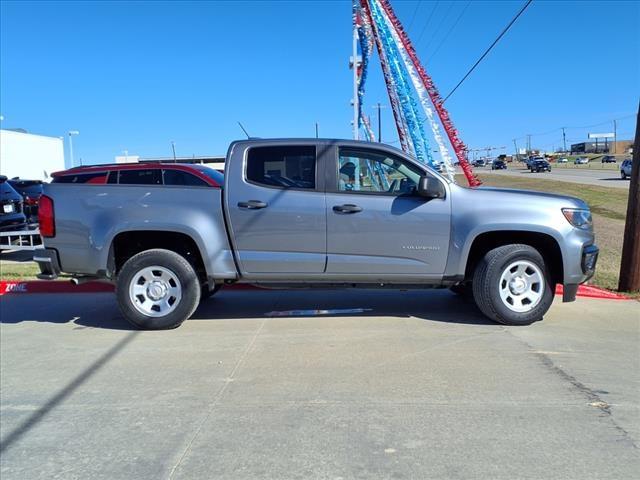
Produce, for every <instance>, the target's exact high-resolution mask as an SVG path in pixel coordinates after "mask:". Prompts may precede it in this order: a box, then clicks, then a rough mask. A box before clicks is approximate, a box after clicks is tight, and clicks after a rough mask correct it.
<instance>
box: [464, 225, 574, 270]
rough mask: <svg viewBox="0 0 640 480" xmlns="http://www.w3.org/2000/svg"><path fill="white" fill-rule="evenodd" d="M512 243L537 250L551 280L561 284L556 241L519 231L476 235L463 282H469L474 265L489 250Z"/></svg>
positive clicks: (543, 235)
mask: <svg viewBox="0 0 640 480" xmlns="http://www.w3.org/2000/svg"><path fill="white" fill-rule="evenodd" d="M513 243H522V244H525V245H529V246H531V247H533V248H535V249H536V250H538V252H540V255H542V258H544V261H545V263H546V265H547V269H548V270H549V272H550V274H551V278H552V279H553V280H554V281H555V282H556V283H562V282H563V280H564V266H563V263H562V251H561V250H560V246H559V245H558V242H557V241H556V239H555V238H553V237H552V236H551V235H547V234H545V233H538V232H521V231H498V232H486V233H482V234H480V235H478V236H477V237H476V238H475V239H474V240H473V244H472V245H471V249H470V250H469V256H468V257H467V266H466V269H465V275H464V277H465V280H470V279H471V278H472V277H473V272H474V270H475V267H476V265H477V264H478V262H479V261H480V260H481V259H482V258H483V257H484V256H485V254H486V253H487V252H488V251H489V250H493V249H494V248H497V247H501V246H503V245H509V244H513Z"/></svg>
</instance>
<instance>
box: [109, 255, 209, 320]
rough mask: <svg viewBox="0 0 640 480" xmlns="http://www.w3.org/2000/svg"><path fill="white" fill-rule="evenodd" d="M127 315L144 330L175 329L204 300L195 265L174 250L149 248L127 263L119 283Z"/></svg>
mask: <svg viewBox="0 0 640 480" xmlns="http://www.w3.org/2000/svg"><path fill="white" fill-rule="evenodd" d="M116 295H117V298H118V305H119V306H120V310H121V311H122V314H123V315H124V317H125V318H126V319H127V320H128V321H129V322H131V323H132V324H133V325H135V326H136V327H138V328H141V329H144V330H164V329H169V328H175V327H177V326H179V325H180V324H181V323H182V322H184V321H185V320H186V319H187V318H189V317H190V316H191V315H192V314H193V312H194V311H195V310H196V308H197V306H198V303H199V302H200V281H199V279H198V275H197V274H196V272H195V270H194V268H193V266H192V265H191V264H190V263H189V262H188V261H187V260H186V259H185V258H184V257H182V256H181V255H178V254H177V253H175V252H172V251H170V250H163V249H153V250H146V251H144V252H141V253H138V254H137V255H134V256H133V257H131V258H130V259H129V260H127V262H126V263H125V264H124V265H123V267H122V269H121V270H120V273H119V274H118V280H117V285H116Z"/></svg>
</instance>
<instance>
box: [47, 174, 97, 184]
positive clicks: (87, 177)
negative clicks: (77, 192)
mask: <svg viewBox="0 0 640 480" xmlns="http://www.w3.org/2000/svg"><path fill="white" fill-rule="evenodd" d="M106 179H107V172H92V173H77V174H73V173H70V174H68V175H67V174H65V175H62V176H60V177H54V178H53V180H52V181H51V183H97V184H103V183H105V181H106Z"/></svg>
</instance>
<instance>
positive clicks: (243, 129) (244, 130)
mask: <svg viewBox="0 0 640 480" xmlns="http://www.w3.org/2000/svg"><path fill="white" fill-rule="evenodd" d="M238 125H240V128H241V129H242V131H243V132H244V134H245V135H246V136H247V138H251V137H250V136H249V133H248V132H247V130H246V129H245V128H244V127H243V126H242V124H241V123H240V122H238Z"/></svg>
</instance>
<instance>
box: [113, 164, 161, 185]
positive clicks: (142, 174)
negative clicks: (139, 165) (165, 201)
mask: <svg viewBox="0 0 640 480" xmlns="http://www.w3.org/2000/svg"><path fill="white" fill-rule="evenodd" d="M118 183H119V184H120V185H162V170H160V169H159V168H153V169H152V168H149V169H140V170H137V169H136V170H120V179H119V181H118Z"/></svg>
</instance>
